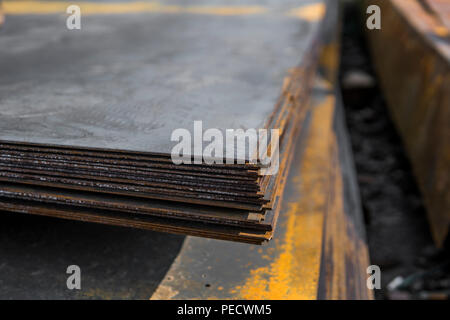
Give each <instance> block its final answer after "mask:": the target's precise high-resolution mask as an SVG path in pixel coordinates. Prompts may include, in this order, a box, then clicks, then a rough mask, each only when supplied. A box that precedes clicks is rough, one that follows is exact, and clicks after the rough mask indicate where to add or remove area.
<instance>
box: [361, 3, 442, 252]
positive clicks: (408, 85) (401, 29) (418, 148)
mask: <svg viewBox="0 0 450 320" xmlns="http://www.w3.org/2000/svg"><path fill="white" fill-rule="evenodd" d="M428 2H429V5H430V7H432V8H433V10H435V11H427V10H426V9H424V7H423V6H422V5H421V4H420V3H419V2H418V1H405V0H390V1H384V0H383V1H375V2H374V1H371V3H377V4H378V5H380V7H381V10H382V12H383V28H382V30H380V31H369V32H368V36H369V39H370V44H371V48H372V52H373V57H374V59H375V62H376V69H377V72H378V74H379V76H380V80H381V84H382V88H383V90H384V92H385V94H386V97H387V100H388V103H389V108H390V111H391V114H392V117H393V119H394V122H395V123H396V125H397V128H398V130H399V132H400V134H401V136H402V138H403V141H404V143H405V145H406V149H407V151H408V153H409V157H410V159H411V162H412V165H413V169H414V173H415V175H416V178H417V180H418V182H419V186H420V189H421V191H422V193H423V195H424V198H425V203H426V207H427V211H428V215H429V220H430V224H431V229H432V233H433V237H434V240H435V242H436V244H437V245H442V244H443V242H444V241H445V239H446V237H447V235H448V231H449V226H450V29H449V27H448V25H446V24H444V23H443V21H444V20H445V21H447V22H448V18H446V17H445V12H448V9H447V11H446V10H445V8H444V6H443V5H444V3H442V2H439V1H433V0H431V1H428ZM441 9H442V10H441ZM436 13H438V15H436ZM439 17H440V18H439Z"/></svg>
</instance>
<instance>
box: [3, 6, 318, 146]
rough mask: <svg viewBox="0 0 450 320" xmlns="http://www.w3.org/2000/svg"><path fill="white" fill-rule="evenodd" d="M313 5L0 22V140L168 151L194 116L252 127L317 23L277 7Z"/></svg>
mask: <svg viewBox="0 0 450 320" xmlns="http://www.w3.org/2000/svg"><path fill="white" fill-rule="evenodd" d="M181 2H182V3H187V2H186V1H181ZM319 2H322V1H288V2H281V1H268V2H266V3H263V4H261V3H259V5H262V6H263V7H265V8H266V9H267V10H268V13H266V14H261V15H236V16H233V15H231V16H230V15H228V16H221V15H197V14H183V13H180V14H166V13H142V14H131V15H130V14H129V15H121V14H119V15H87V16H82V29H81V30H75V31H71V30H67V29H66V27H65V17H63V16H57V15H52V16H11V17H8V23H7V24H6V25H5V28H4V30H2V31H1V34H0V118H1V119H2V121H1V122H0V140H12V141H26V142H35V143H44V144H45V143H52V144H59V145H73V146H79V147H100V148H111V149H123V150H134V151H152V152H161V153H170V150H171V148H172V147H173V145H174V143H173V142H171V141H170V136H171V133H172V131H173V130H174V129H176V128H186V129H189V130H192V129H193V122H194V120H202V121H203V126H204V128H219V129H225V128H244V129H247V128H263V127H264V125H265V121H266V119H267V117H268V116H269V114H270V113H271V112H272V110H273V108H274V105H275V103H276V101H277V99H278V97H279V95H280V92H281V86H282V83H283V78H284V77H285V75H286V72H287V70H288V69H289V68H291V67H293V66H296V65H298V64H299V63H300V62H301V61H302V57H303V55H304V53H305V52H304V50H305V48H309V47H310V43H311V41H312V38H313V35H314V32H313V30H314V28H317V23H315V22H307V21H305V20H302V19H299V18H298V17H292V16H289V15H288V12H289V10H291V9H293V8H295V7H298V6H301V5H304V4H310V3H319ZM172 3H180V1H172ZM205 3H206V2H205ZM249 3H252V4H255V1H250V2H249ZM214 4H215V5H219V4H220V5H221V6H227V5H230V4H229V3H228V2H226V1H215V2H214ZM245 4H246V3H244V2H242V1H239V5H240V6H245ZM196 5H201V4H200V3H198V4H197V3H196ZM208 5H211V3H210V2H208ZM235 5H237V2H236V3H235Z"/></svg>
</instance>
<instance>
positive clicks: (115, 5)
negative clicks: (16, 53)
mask: <svg viewBox="0 0 450 320" xmlns="http://www.w3.org/2000/svg"><path fill="white" fill-rule="evenodd" d="M72 4H74V3H73V2H69V1H4V4H3V8H4V12H5V13H6V14H7V15H30V14H32V15H39V14H65V13H66V9H67V7H68V6H70V5H72ZM76 4H77V5H78V6H79V7H80V9H81V12H82V14H83V15H104V14H131V13H165V14H200V15H216V16H242V15H263V14H270V13H272V12H271V11H270V9H269V8H268V7H264V6H260V5H251V6H248V5H247V6H246V5H240V6H213V5H210V6H181V5H169V4H163V3H160V2H144V1H132V2H78V3H76ZM325 9H326V8H325V5H324V4H322V3H316V4H306V5H303V6H300V7H298V8H294V9H291V10H289V11H287V12H286V13H285V14H286V15H287V16H290V17H294V18H299V19H305V20H307V21H318V20H320V19H321V18H322V17H323V15H324V14H325V11H326V10H325Z"/></svg>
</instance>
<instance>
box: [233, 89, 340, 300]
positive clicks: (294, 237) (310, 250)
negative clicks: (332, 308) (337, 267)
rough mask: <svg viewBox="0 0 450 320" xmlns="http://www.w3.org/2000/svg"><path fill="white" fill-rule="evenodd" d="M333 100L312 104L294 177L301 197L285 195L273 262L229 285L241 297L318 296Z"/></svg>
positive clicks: (329, 98) (330, 98)
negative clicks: (280, 235) (280, 236)
mask: <svg viewBox="0 0 450 320" xmlns="http://www.w3.org/2000/svg"><path fill="white" fill-rule="evenodd" d="M334 105H335V99H334V96H328V97H327V98H326V99H325V100H324V102H323V103H322V104H321V105H319V106H317V107H315V108H314V110H313V114H312V121H311V127H310V133H309V137H308V140H307V142H306V144H307V146H306V150H305V153H304V157H303V159H302V163H301V172H302V176H301V177H298V176H297V177H295V178H294V181H293V186H294V188H295V190H297V191H298V193H297V194H298V195H299V197H300V198H299V199H298V198H296V199H292V200H290V202H288V204H287V206H288V209H287V212H285V213H283V214H285V215H287V221H286V225H285V228H286V231H285V236H284V239H283V240H282V241H281V243H280V244H278V245H277V246H278V247H277V250H276V251H275V254H277V256H276V257H275V258H274V260H273V262H272V263H271V264H270V265H268V266H266V267H261V268H258V269H255V270H252V271H251V273H250V276H249V278H248V279H247V280H246V281H245V284H243V285H241V286H237V287H236V288H234V289H233V290H231V292H232V293H233V292H236V293H238V296H240V298H243V299H315V298H316V297H317V286H318V280H319V270H320V260H321V249H322V232H323V221H324V220H323V219H324V212H325V210H326V203H327V192H326V190H327V187H328V178H329V170H328V168H329V155H330V145H329V144H330V142H331V140H330V136H331V132H332V121H333V115H334ZM287 200H288V201H289V199H287Z"/></svg>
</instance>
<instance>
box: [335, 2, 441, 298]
mask: <svg viewBox="0 0 450 320" xmlns="http://www.w3.org/2000/svg"><path fill="white" fill-rule="evenodd" d="M358 16H361V15H360V11H358V9H357V8H355V7H354V6H352V5H347V6H346V8H345V10H344V21H345V22H344V30H343V39H342V60H341V75H340V81H341V87H342V93H343V99H344V105H345V112H346V120H347V125H348V127H349V131H350V136H351V143H352V147H353V151H354V157H355V162H356V168H357V173H358V182H359V186H360V190H361V197H362V202H363V209H364V214H365V219H366V224H367V234H368V241H369V250H370V255H371V262H372V264H375V265H378V266H380V268H381V271H382V277H381V282H382V289H381V290H377V291H376V294H375V295H376V298H377V299H388V298H390V299H408V298H433V297H435V296H437V297H448V292H449V288H450V276H449V274H450V272H449V271H450V268H449V263H448V257H449V255H448V252H447V254H446V252H444V251H443V250H437V249H436V248H435V247H434V245H433V242H432V239H431V234H430V231H429V225H428V221H427V219H426V212H425V208H424V205H423V201H422V198H421V195H420V192H419V190H418V187H417V184H416V182H415V180H414V176H413V174H412V171H411V165H410V163H409V162H408V159H407V156H406V153H405V150H404V148H403V146H402V142H401V139H400V137H399V135H398V134H397V132H396V130H395V127H394V124H393V123H392V122H391V120H390V117H389V113H388V109H387V106H386V102H385V100H384V98H383V95H382V93H381V91H380V88H379V87H378V81H377V79H376V76H375V73H374V71H373V69H372V64H371V58H370V55H369V52H368V50H367V45H366V42H365V38H364V33H363V31H362V30H363V28H362V24H361V23H360V21H358V19H357V18H356V17H358ZM433 268H434V269H433ZM417 272H419V273H417ZM413 274H415V276H414V277H413V278H412V279H418V280H417V281H416V280H414V281H413V280H411V279H407V280H408V281H406V282H404V283H403V286H404V290H402V291H398V290H396V291H389V290H387V285H388V283H390V282H391V281H392V280H393V279H395V278H396V277H399V276H401V277H408V276H410V275H413ZM399 282H401V281H399ZM409 282H411V283H410V284H408V283H409ZM407 284H408V285H407ZM430 292H431V293H433V294H434V295H430Z"/></svg>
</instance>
